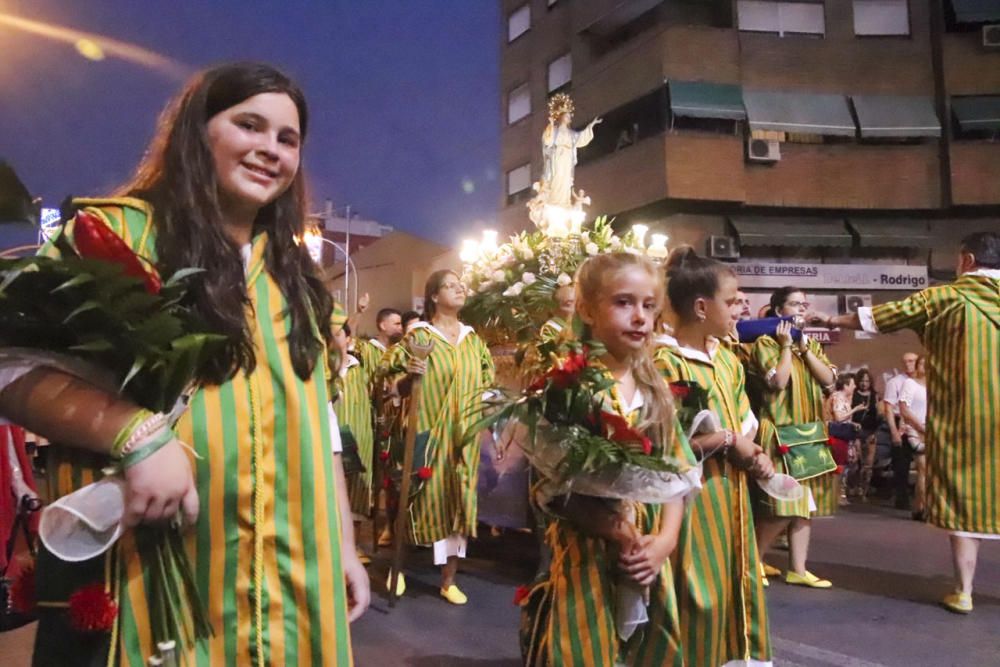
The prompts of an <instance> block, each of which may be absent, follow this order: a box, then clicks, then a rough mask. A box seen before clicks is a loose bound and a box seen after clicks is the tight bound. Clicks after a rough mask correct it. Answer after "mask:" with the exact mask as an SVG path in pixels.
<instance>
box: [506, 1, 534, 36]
mask: <svg viewBox="0 0 1000 667" xmlns="http://www.w3.org/2000/svg"><path fill="white" fill-rule="evenodd" d="M530 27H531V5H521V7H519V8H518V9H515V10H514V13H512V14H511V15H510V16H508V17H507V41H508V42H513V41H514V40H515V39H517V38H518V37H520V36H521V35H523V34H524V33H526V32H528V29H529V28H530Z"/></svg>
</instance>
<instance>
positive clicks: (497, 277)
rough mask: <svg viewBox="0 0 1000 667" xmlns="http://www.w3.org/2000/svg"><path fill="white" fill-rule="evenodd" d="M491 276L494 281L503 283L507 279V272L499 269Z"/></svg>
mask: <svg viewBox="0 0 1000 667" xmlns="http://www.w3.org/2000/svg"><path fill="white" fill-rule="evenodd" d="M490 277H491V278H492V280H493V282H495V283H502V282H504V281H505V280H507V274H506V273H504V272H503V271H501V270H499V269H497V270H496V271H494V272H493V275H492V276H490Z"/></svg>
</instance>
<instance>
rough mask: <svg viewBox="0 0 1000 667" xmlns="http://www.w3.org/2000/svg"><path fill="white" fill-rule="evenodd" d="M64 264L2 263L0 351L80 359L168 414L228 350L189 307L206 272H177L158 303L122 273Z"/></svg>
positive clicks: (100, 265) (72, 261) (75, 261)
mask: <svg viewBox="0 0 1000 667" xmlns="http://www.w3.org/2000/svg"><path fill="white" fill-rule="evenodd" d="M63 257H64V258H63V259H53V258H49V257H28V258H21V259H15V260H0V344H2V345H7V346H16V347H29V348H34V349H37V350H48V351H53V352H64V353H65V352H69V353H71V354H75V355H76V356H79V357H80V358H82V359H84V360H86V361H88V362H91V363H94V364H96V365H98V366H101V367H103V368H106V369H108V370H109V371H111V372H112V373H113V374H114V375H115V376H116V377H117V380H118V382H119V385H120V387H121V391H122V392H124V393H125V394H127V395H128V396H129V397H130V398H132V399H133V400H135V401H136V402H137V403H139V404H140V405H142V406H143V407H145V408H148V409H150V410H154V411H157V412H168V411H169V410H170V409H171V408H172V407H173V405H174V403H175V402H176V400H177V398H178V397H179V396H180V394H181V393H182V392H183V391H184V390H185V389H186V388H187V387H188V385H190V384H191V383H192V382H193V381H194V380H195V379H196V378H197V376H198V374H199V369H200V368H201V366H202V365H203V364H204V363H205V361H206V360H207V359H209V358H210V357H211V356H212V355H213V354H215V352H216V351H217V350H218V349H220V346H221V345H223V344H224V343H225V337H223V336H218V335H215V334H211V333H209V332H207V331H205V330H204V325H203V323H201V321H200V320H199V319H198V318H197V317H196V316H195V315H194V313H193V312H191V311H190V309H189V308H188V307H186V306H185V305H183V295H184V290H185V289H186V285H185V283H186V281H187V280H188V279H189V278H190V277H191V276H193V275H195V274H197V273H200V272H201V269H182V270H180V271H177V272H176V273H175V274H174V275H173V276H171V277H170V279H169V280H168V281H167V284H166V285H165V286H164V288H163V289H162V291H161V292H160V294H158V295H157V294H150V293H149V292H147V290H146V288H145V284H144V282H143V280H141V279H138V278H134V277H130V276H126V275H125V274H124V273H122V269H121V267H120V266H119V265H116V264H110V263H107V262H102V261H98V260H89V259H80V258H78V257H75V256H73V255H72V254H69V253H67V252H64V253H63Z"/></svg>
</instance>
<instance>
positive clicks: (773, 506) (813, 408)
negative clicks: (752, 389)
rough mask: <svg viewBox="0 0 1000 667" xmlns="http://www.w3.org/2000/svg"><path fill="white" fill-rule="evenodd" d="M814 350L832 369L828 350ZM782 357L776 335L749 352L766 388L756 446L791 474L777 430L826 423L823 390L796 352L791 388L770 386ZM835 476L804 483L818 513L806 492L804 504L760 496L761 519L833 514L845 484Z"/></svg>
mask: <svg viewBox="0 0 1000 667" xmlns="http://www.w3.org/2000/svg"><path fill="white" fill-rule="evenodd" d="M809 349H810V351H812V353H813V354H814V355H816V358H818V359H819V360H820V361H822V362H823V363H824V364H826V365H827V366H829V367H830V368H834V366H833V364H831V363H830V360H829V359H828V358H827V356H826V353H825V352H824V351H823V346H822V345H820V344H819V343H818V342H816V340H815V339H813V338H811V339H809ZM780 359H781V345H780V344H779V343H778V341H776V340H775V339H774V338H772V337H771V336H761V337H760V338H758V339H757V340H756V341H755V342H754V345H753V349H752V350H751V352H750V369H751V373H753V375H755V376H756V379H757V380H758V382H757V386H758V387H760V389H761V395H760V398H761V401H762V403H761V405H760V407H759V410H760V430H759V431H758V432H757V435H758V437H757V442H759V443H760V445H761V447H763V448H764V451H765V452H767V455H768V456H770V457H771V460H772V461H774V464H775V470H777V471H778V472H782V473H787V472H788V470H787V469H786V468H785V464H784V460H783V457H782V456H781V454H779V453H778V451H777V447H778V432H777V430H776V429H775V426H787V425H789V424H805V423H808V422H814V421H822V420H823V387H822V386H820V383H819V381H817V380H816V378H814V377H813V375H812V373H810V372H809V367H808V366H807V365H806V362H805V361H803V360H802V357H800V356H799V355H797V354H792V373H791V375H790V376H789V377H788V384H787V385H785V388H784V389H782V390H781V391H774V390H773V389H772V388H771V387H770V385H769V384H768V383H767V380H766V378H767V374H768V372H770V371H771V369H773V368H776V367H777V366H778V361H779V360H780ZM839 477H840V476H839V475H837V473H836V472H834V471H831V472H828V473H826V474H825V475H820V476H819V477H813V478H812V479H807V480H805V481H803V482H802V485H803V486H805V487H806V488H807V489H808V490H809V492H811V493H812V497H813V499H814V500H815V502H816V511H815V512H810V511H809V493H805V494H803V496H802V498H801V499H800V500H796V501H782V500H773V499H771V498H770V497H765V496H764V495H763V494H759V495H758V499H759V501H760V502H758V503H757V504H756V506H755V508H756V510H757V511H758V512H760V513H761V516H775V517H801V518H805V519H808V518H809V517H810V516H832V515H833V514H836V513H837V507H838V503H839V501H840V480H839Z"/></svg>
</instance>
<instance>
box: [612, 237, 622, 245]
mask: <svg viewBox="0 0 1000 667" xmlns="http://www.w3.org/2000/svg"><path fill="white" fill-rule="evenodd" d="M621 244H622V240H621V239H620V238H618V237H617V236H612V237H611V247H612V248H619V247H621Z"/></svg>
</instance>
